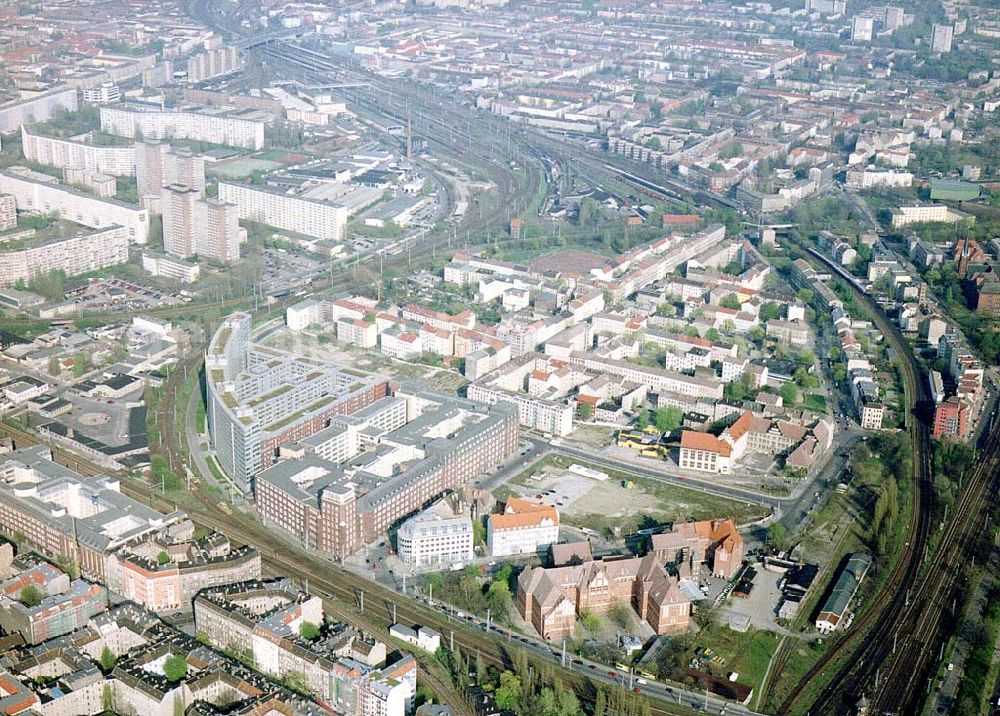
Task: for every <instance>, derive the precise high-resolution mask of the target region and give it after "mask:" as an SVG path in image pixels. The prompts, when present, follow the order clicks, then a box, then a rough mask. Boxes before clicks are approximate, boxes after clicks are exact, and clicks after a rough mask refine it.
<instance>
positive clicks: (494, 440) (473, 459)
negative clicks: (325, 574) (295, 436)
mask: <svg viewBox="0 0 1000 716" xmlns="http://www.w3.org/2000/svg"><path fill="white" fill-rule="evenodd" d="M380 402H381V401H380ZM406 402H407V405H408V406H409V407H408V413H409V414H410V416H411V417H412V419H411V420H410V421H409V422H407V423H406V424H405V425H403V426H401V427H398V428H394V429H391V430H390V429H388V428H389V427H390V426H393V425H395V424H396V422H397V421H396V420H394V416H395V414H396V413H395V406H394V405H393V404H389V405H386V406H385V408H384V409H383V407H382V406H381V405H378V404H376V405H373V406H372V408H371V412H372V413H375V412H377V413H378V414H379V416H380V419H382V420H384V421H385V422H384V423H383V424H384V425H385V426H386V427H385V428H380V427H378V426H377V424H376V423H375V421H374V420H370V421H368V424H367V426H366V427H365V428H364V429H363V430H362V431H360V441H361V447H362V448H363V451H362V452H361V453H360V454H356V455H355V456H353V457H349V458H348V459H347V460H346V461H345V462H341V463H336V462H332V461H329V460H324V459H322V458H320V457H317V455H318V454H321V453H322V452H323V451H324V450H325V449H326V447H325V445H326V444H329V443H331V442H332V443H335V444H337V445H338V446H339V447H338V448H337V449H338V451H339V452H340V454H347V455H351V454H352V451H351V449H350V446H348V447H346V448H345V447H343V446H340V440H339V438H338V437H337V436H336V434H335V433H336V432H337V431H336V430H331V431H329V433H328V436H327V438H325V439H324V440H322V441H320V440H316V439H313V440H303V441H300V443H299V444H297V445H291V446H289V447H288V450H287V451H286V450H284V449H283V450H282V455H283V456H284V455H286V454H287V455H289V456H296V455H301V456H302V457H300V458H297V459H289V460H284V461H282V462H279V463H277V464H276V465H274V466H273V467H270V468H269V469H267V470H264V471H263V472H261V473H259V474H258V475H257V477H256V480H255V487H256V500H257V511H258V513H259V514H260V516H261V520H262V521H263V522H264V523H265V524H268V525H271V526H274V527H278V528H280V529H282V530H285V531H287V532H290V533H292V534H293V535H295V536H296V538H297V539H300V540H302V542H303V544H305V545H308V547H309V548H310V549H315V550H317V551H319V552H323V553H327V554H331V555H333V556H336V557H338V558H341V559H343V558H345V557H347V556H348V555H350V554H352V553H353V552H355V551H356V550H357V549H358V548H360V547H361V546H362V544H364V543H368V542H372V541H374V540H376V539H378V538H380V537H382V536H384V535H385V533H386V532H387V531H388V530H389V528H390V527H391V526H392V525H393V524H394V523H396V522H397V521H398V520H400V519H401V518H403V517H406V516H407V515H410V514H413V513H414V512H416V511H418V510H420V509H422V508H423V506H424V505H425V504H427V503H428V502H429V501H431V500H433V499H434V498H436V497H438V496H440V495H442V494H444V493H445V492H447V491H449V490H454V489H456V488H458V487H461V486H463V485H465V484H467V483H469V482H471V481H472V480H473V479H474V478H475V477H476V476H478V475H480V474H482V473H483V472H484V471H486V470H488V469H491V468H494V467H496V466H497V465H502V464H503V463H504V462H506V461H507V460H509V459H510V457H511V456H512V455H514V454H516V452H517V446H518V426H517V416H516V414H515V411H514V410H513V408H511V407H510V406H508V405H506V404H501V405H496V406H493V407H490V408H485V407H483V406H480V405H476V404H475V403H473V402H471V401H468V400H462V399H458V398H449V397H446V396H440V395H436V394H426V395H425V394H414V395H409V396H407V397H406ZM347 417H348V418H352V417H353V416H347ZM318 437H319V434H318V433H317V434H316V435H314V436H313V438H318ZM327 454H330V453H327Z"/></svg>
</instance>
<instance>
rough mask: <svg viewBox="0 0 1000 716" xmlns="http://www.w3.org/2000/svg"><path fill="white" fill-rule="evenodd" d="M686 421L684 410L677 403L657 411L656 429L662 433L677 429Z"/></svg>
mask: <svg viewBox="0 0 1000 716" xmlns="http://www.w3.org/2000/svg"><path fill="white" fill-rule="evenodd" d="M683 422H684V411H683V410H681V409H680V408H679V407H677V406H676V405H670V406H667V407H666V408H660V409H659V410H657V411H656V429H657V430H659V431H660V432H661V433H667V432H670V431H671V430H676V429H677V428H679V427H680V426H681V425H682V424H683Z"/></svg>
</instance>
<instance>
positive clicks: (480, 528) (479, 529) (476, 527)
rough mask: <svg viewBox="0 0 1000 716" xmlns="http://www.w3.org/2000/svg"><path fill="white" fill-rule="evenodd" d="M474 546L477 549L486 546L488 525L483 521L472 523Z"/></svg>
mask: <svg viewBox="0 0 1000 716" xmlns="http://www.w3.org/2000/svg"><path fill="white" fill-rule="evenodd" d="M472 544H473V545H474V546H476V547H478V546H480V545H484V544H486V525H484V524H483V521H482V520H481V519H474V520H473V521H472Z"/></svg>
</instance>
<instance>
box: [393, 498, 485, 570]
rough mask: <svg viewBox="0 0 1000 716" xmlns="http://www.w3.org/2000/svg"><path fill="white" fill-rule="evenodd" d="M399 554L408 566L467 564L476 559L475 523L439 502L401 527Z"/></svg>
mask: <svg viewBox="0 0 1000 716" xmlns="http://www.w3.org/2000/svg"><path fill="white" fill-rule="evenodd" d="M396 552H397V554H398V555H399V559H400V560H401V561H402V562H403V563H404V564H410V565H413V566H416V567H429V566H434V565H437V566H438V567H439V568H440V567H441V566H443V565H450V564H465V563H466V562H469V561H471V560H472V558H473V557H474V556H475V554H474V552H473V531H472V520H471V519H470V518H469V516H468V515H467V514H456V513H455V512H454V511H453V510H452V509H451V505H450V504H449V503H448V501H447V500H438V501H437V502H435V503H434V504H433V505H431V506H430V507H428V508H427V509H426V510H424V511H422V512H418V513H417V514H416V515H414V516H413V517H411V518H409V519H408V520H406V521H405V522H403V524H401V525H400V526H399V529H397V530H396Z"/></svg>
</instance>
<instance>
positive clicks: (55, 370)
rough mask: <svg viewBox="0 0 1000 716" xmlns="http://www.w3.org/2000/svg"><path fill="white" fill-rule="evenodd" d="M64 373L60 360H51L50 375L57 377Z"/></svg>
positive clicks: (53, 358) (53, 357) (54, 358)
mask: <svg viewBox="0 0 1000 716" xmlns="http://www.w3.org/2000/svg"><path fill="white" fill-rule="evenodd" d="M61 372H62V366H61V365H59V359H58V358H57V357H56V356H52V357H51V358H49V375H52V376H55V375H59V374H60V373H61Z"/></svg>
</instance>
